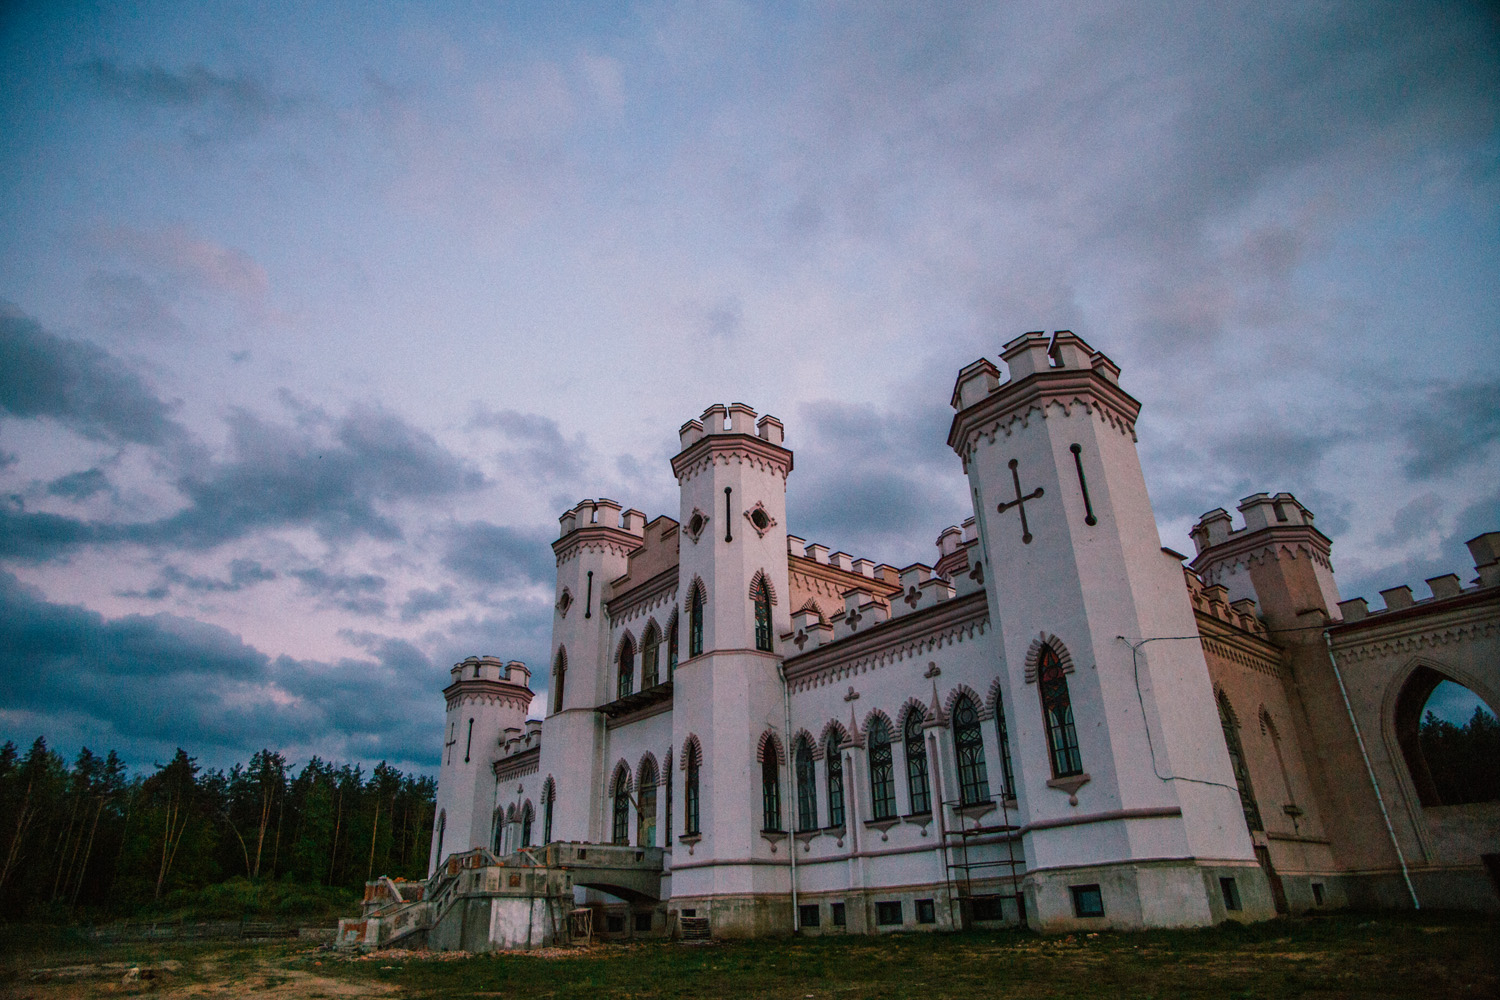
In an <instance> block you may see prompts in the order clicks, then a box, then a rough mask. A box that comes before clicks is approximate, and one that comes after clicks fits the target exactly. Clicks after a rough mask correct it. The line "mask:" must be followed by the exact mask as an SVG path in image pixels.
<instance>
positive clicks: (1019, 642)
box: [431, 331, 1500, 941]
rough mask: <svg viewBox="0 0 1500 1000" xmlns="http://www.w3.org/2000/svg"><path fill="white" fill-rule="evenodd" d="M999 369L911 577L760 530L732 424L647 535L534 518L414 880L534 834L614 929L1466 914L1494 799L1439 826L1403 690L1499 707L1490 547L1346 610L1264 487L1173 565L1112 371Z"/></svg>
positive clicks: (1039, 339)
mask: <svg viewBox="0 0 1500 1000" xmlns="http://www.w3.org/2000/svg"><path fill="white" fill-rule="evenodd" d="M1001 359H1002V361H1003V362H1004V365H1005V366H1006V368H1007V369H1008V379H1006V380H1004V381H1003V382H1002V379H1001V372H1000V370H999V369H998V368H997V367H996V366H995V365H993V364H991V363H990V362H989V361H985V360H981V361H977V362H975V363H974V364H971V365H969V366H968V367H967V368H964V369H963V370H962V371H961V372H960V373H959V375H958V380H957V385H956V387H955V389H954V391H953V397H952V405H953V408H954V410H955V415H954V418H953V423H952V428H951V430H950V431H949V434H948V445H949V447H951V448H952V449H953V450H954V452H956V453H957V455H958V458H959V460H960V461H961V462H962V464H963V468H964V471H965V473H966V474H967V476H968V481H969V485H970V487H971V493H972V498H973V514H974V516H973V517H972V518H970V519H968V520H966V521H964V522H963V526H962V527H961V528H960V527H952V528H948V529H947V530H946V531H943V532H942V534H941V535H940V536H939V538H938V540H937V547H938V553H937V558H936V561H935V563H934V565H932V566H927V565H923V564H917V565H912V566H907V567H904V568H901V569H896V568H894V567H891V566H888V565H883V564H876V563H874V562H872V561H870V560H868V559H854V558H851V557H850V556H849V555H847V554H845V553H843V552H830V551H828V548H827V547H826V546H823V545H819V544H813V543H809V542H807V541H805V540H804V539H802V538H799V537H797V536H795V535H793V534H791V533H790V532H789V531H788V527H789V515H788V511H787V509H786V483H787V477H788V476H789V475H791V473H792V452H791V451H790V450H789V449H788V448H787V447H786V444H785V442H784V440H783V426H782V424H781V422H780V421H779V420H777V419H776V418H775V417H772V416H769V415H766V416H762V417H760V418H759V419H757V416H756V413H755V411H754V410H752V409H751V408H749V407H748V406H745V405H743V404H739V403H736V404H733V405H731V406H728V407H724V406H710V407H709V408H708V409H707V410H706V411H704V413H703V415H702V417H701V418H699V419H697V420H690V421H688V422H687V423H686V424H684V425H683V426H682V428H681V431H680V434H681V450H680V451H679V452H678V454H677V455H676V457H675V458H673V459H672V471H673V472H674V473H675V474H676V476H677V480H678V482H679V484H680V487H681V501H680V505H679V508H678V511H677V513H676V516H675V517H669V516H666V515H661V516H658V517H656V518H655V519H654V520H650V521H648V520H647V518H646V515H645V514H643V513H642V512H641V511H638V510H633V509H629V510H622V508H621V505H620V504H618V503H615V502H614V501H612V500H587V501H584V502H582V503H580V504H578V506H576V507H575V508H573V509H572V510H570V511H568V512H566V513H565V514H563V515H562V518H561V527H562V530H561V535H560V537H559V538H558V539H557V541H556V542H554V543H553V550H554V552H555V553H556V556H557V591H556V595H557V597H556V614H555V618H554V623H553V631H552V651H551V662H550V675H549V682H548V685H547V702H548V704H547V713H546V719H545V721H540V720H530V721H528V720H527V719H526V712H527V707H528V705H529V704H530V702H531V700H532V690H531V687H530V677H531V674H530V671H529V670H528V669H527V668H526V666H525V665H524V664H521V663H518V662H514V661H512V662H510V663H502V662H501V661H500V660H498V659H495V658H491V657H484V658H479V657H474V658H471V659H469V660H465V661H464V662H462V663H459V664H457V665H455V666H454V667H453V670H452V683H451V684H450V685H449V686H448V687H447V688H446V690H445V691H444V695H445V697H446V699H447V723H446V726H447V728H446V733H445V736H444V746H443V758H442V770H441V776H440V782H439V788H438V798H437V809H438V813H437V819H436V822H435V825H434V831H433V840H432V855H431V858H432V860H431V866H432V867H431V870H432V871H433V872H435V873H440V872H441V871H442V866H443V863H444V862H445V861H446V860H447V859H449V858H451V857H452V856H454V855H455V854H461V853H463V852H473V851H475V850H476V849H482V851H481V852H480V853H483V852H489V854H490V857H489V860H488V862H486V863H490V864H498V863H499V860H498V859H502V858H504V857H507V856H510V855H513V854H515V853H516V852H518V851H521V850H522V849H523V848H528V847H533V846H535V847H537V848H540V847H541V845H557V846H558V850H556V851H552V852H551V853H549V854H548V855H547V857H548V858H550V859H552V860H551V861H550V862H549V863H550V864H561V863H562V862H561V861H560V860H559V859H566V860H568V861H569V862H570V863H572V864H573V868H572V869H570V871H572V883H571V884H572V885H575V886H577V888H576V889H573V890H572V891H574V892H576V893H577V894H578V898H577V902H578V903H579V904H583V905H588V906H592V907H593V908H594V910H595V911H597V912H599V913H600V919H598V920H596V921H595V924H596V926H595V930H596V931H600V932H605V933H613V934H619V935H637V934H648V933H658V934H659V933H663V932H670V931H673V930H674V929H681V928H683V927H688V926H692V927H694V928H697V929H699V930H700V931H703V932H707V933H711V934H713V935H716V936H743V935H754V934H763V933H773V932H786V931H791V930H794V929H796V930H800V931H802V932H805V933H829V932H876V931H883V930H898V929H907V930H913V929H922V928H948V927H955V926H974V925H978V926H989V925H992V924H997V923H1013V922H1016V921H1021V920H1024V921H1025V922H1026V923H1028V924H1029V925H1030V926H1033V927H1038V928H1042V929H1047V930H1055V929H1075V928H1090V929H1092V928H1099V927H1124V928H1138V927H1184V926H1203V925H1209V924H1214V923H1217V922H1220V921H1224V920H1231V919H1232V920H1256V919H1262V918H1266V917H1269V916H1272V915H1273V914H1275V913H1276V912H1278V911H1281V912H1285V911H1304V910H1308V909H1313V908H1316V907H1322V906H1338V905H1351V904H1352V905H1386V906H1411V905H1413V903H1420V904H1421V905H1424V906H1441V907H1465V908H1470V909H1491V910H1494V909H1497V908H1500V897H1497V895H1496V885H1495V882H1494V878H1495V876H1496V874H1497V870H1500V868H1497V858H1500V803H1497V802H1477V803H1475V802H1467V803H1460V804H1452V803H1449V802H1445V801H1444V799H1443V792H1442V791H1441V790H1440V789H1438V788H1437V787H1435V785H1434V782H1433V780H1432V778H1431V776H1430V775H1429V774H1428V773H1427V770H1426V765H1425V764H1424V763H1423V761H1422V758H1421V754H1422V750H1421V746H1420V744H1419V741H1418V739H1417V726H1418V722H1419V717H1420V714H1421V710H1422V707H1423V705H1424V704H1425V702H1426V700H1427V697H1428V695H1429V694H1430V693H1431V692H1432V690H1433V688H1434V687H1435V685H1436V684H1438V683H1439V682H1440V681H1443V680H1453V681H1455V682H1457V683H1461V684H1463V685H1465V686H1466V687H1468V688H1469V689H1470V690H1471V691H1473V692H1475V693H1476V694H1477V695H1479V697H1480V698H1481V699H1482V700H1484V701H1485V702H1487V703H1488V704H1489V705H1490V706H1491V708H1492V709H1493V708H1494V707H1495V706H1496V705H1497V704H1500V698H1497V693H1500V629H1497V622H1500V532H1491V533H1489V534H1486V535H1482V536H1480V537H1479V538H1476V539H1474V540H1473V541H1472V542H1471V543H1470V549H1471V550H1472V551H1473V553H1474V555H1475V561H1476V563H1477V573H1478V579H1477V580H1475V581H1473V583H1471V584H1470V585H1468V586H1464V585H1462V584H1461V583H1460V581H1459V579H1458V577H1457V576H1448V577H1439V578H1436V579H1434V580H1431V581H1429V583H1430V586H1431V591H1432V596H1431V597H1430V598H1427V599H1424V600H1420V601H1417V600H1414V599H1413V597H1412V594H1411V591H1410V589H1408V588H1405V587H1399V588H1394V589H1392V590H1388V591H1385V592H1384V595H1385V602H1386V609H1385V610H1384V611H1383V612H1375V613H1371V612H1369V611H1368V609H1367V606H1366V604H1365V602H1364V601H1363V600H1358V599H1356V600H1353V601H1346V602H1344V603H1343V604H1342V605H1341V604H1340V603H1339V596H1338V591H1337V587H1336V586H1335V583H1334V574H1333V566H1332V562H1331V560H1330V543H1329V541H1328V539H1327V538H1326V537H1325V536H1324V535H1323V534H1321V533H1320V532H1319V531H1318V530H1317V529H1316V528H1315V527H1314V526H1313V515H1312V513H1311V512H1310V511H1308V510H1307V509H1305V508H1304V507H1303V506H1302V505H1300V504H1299V503H1298V502H1297V501H1296V499H1295V498H1294V497H1292V496H1291V495H1290V494H1286V493H1282V494H1278V495H1276V496H1269V495H1266V494H1257V495H1255V496H1252V497H1249V498H1247V499H1246V500H1244V501H1243V502H1242V503H1241V504H1240V506H1239V510H1240V512H1241V514H1242V517H1243V526H1242V527H1239V528H1235V527H1233V526H1232V523H1231V517H1230V515H1229V514H1228V513H1226V512H1225V511H1223V510H1215V511H1213V512H1211V513H1209V514H1207V515H1205V516H1204V517H1203V519H1202V520H1201V522H1200V523H1199V525H1198V526H1197V527H1196V528H1195V529H1194V531H1193V537H1194V540H1195V541H1196V543H1197V548H1198V552H1197V555H1196V558H1194V559H1192V560H1191V562H1190V563H1187V564H1186V565H1185V564H1184V563H1185V557H1183V556H1180V555H1179V554H1177V553H1175V552H1171V551H1169V550H1165V549H1163V548H1162V546H1161V543H1160V539H1159V536H1158V532H1157V525H1156V520H1155V517H1154V514H1153V512H1152V507H1151V501H1150V499H1149V498H1148V496H1147V493H1146V485H1145V480H1144V478H1143V476H1142V473H1141V465H1140V459H1139V456H1138V454H1137V450H1136V435H1135V426H1136V417H1137V414H1138V412H1139V410H1140V404H1139V403H1138V402H1137V401H1136V400H1135V399H1133V398H1132V397H1131V396H1130V395H1129V394H1127V393H1126V392H1125V390H1124V389H1122V388H1121V387H1120V383H1119V375H1120V370H1119V368H1117V367H1116V366H1115V365H1114V364H1113V363H1112V362H1111V361H1110V360H1109V359H1108V358H1107V357H1105V356H1104V355H1103V354H1100V353H1098V352H1096V351H1094V350H1093V349H1092V348H1090V347H1089V345H1088V344H1086V343H1085V342H1084V341H1083V340H1082V339H1080V338H1079V337H1077V336H1075V335H1073V334H1072V333H1069V332H1066V331H1063V332H1059V333H1056V334H1054V335H1053V336H1051V337H1048V336H1045V335H1043V334H1041V333H1028V334H1026V335H1024V336H1022V337H1019V338H1017V339H1016V340H1014V341H1012V342H1011V343H1009V344H1007V345H1006V346H1005V348H1004V351H1003V353H1002V355H1001ZM854 500H857V498H853V497H851V501H854ZM606 845H610V846H606ZM622 846H623V847H628V848H629V849H630V850H629V851H628V852H621V851H619V850H618V848H619V847H622ZM563 848H566V851H564V850H563ZM591 848H593V849H594V854H593V858H592V860H591V859H590V855H589V851H590V849H591ZM611 851H614V853H613V854H611V853H610V852H611ZM528 857H531V858H532V859H533V860H534V859H535V857H536V854H535V852H533V853H532V854H531V855H528ZM589 864H595V865H597V866H598V867H597V868H589V867H588V865H589ZM1487 865H1488V866H1489V871H1488V872H1487V870H1486V866H1487ZM449 866H450V868H451V870H452V871H457V870H458V868H459V864H458V862H457V861H452V862H449ZM516 878H517V876H515V875H512V876H511V879H512V881H511V883H510V884H511V885H512V886H514V885H517V884H518V883H517V881H516ZM476 885H477V883H476ZM527 912H528V916H527V918H526V919H527V920H532V919H533V917H532V916H531V915H530V912H531V911H527ZM527 933H528V938H527V940H528V941H530V940H532V938H531V936H530V935H531V930H530V929H529V928H528V931H527ZM498 934H499V932H498V931H497V932H495V935H498ZM495 935H492V937H494V939H495V940H498V939H499V938H498V937H496V936H495Z"/></svg>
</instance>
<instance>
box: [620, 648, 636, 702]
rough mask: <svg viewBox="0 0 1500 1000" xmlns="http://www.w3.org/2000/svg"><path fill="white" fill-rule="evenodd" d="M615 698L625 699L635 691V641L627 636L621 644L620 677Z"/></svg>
mask: <svg viewBox="0 0 1500 1000" xmlns="http://www.w3.org/2000/svg"><path fill="white" fill-rule="evenodd" d="M619 677H620V679H619V683H618V685H617V687H616V691H615V697H617V698H624V697H625V696H626V695H628V694H630V692H631V691H633V690H635V640H634V639H632V638H630V636H628V635H627V636H626V637H625V640H624V641H623V642H621V643H620V675H619Z"/></svg>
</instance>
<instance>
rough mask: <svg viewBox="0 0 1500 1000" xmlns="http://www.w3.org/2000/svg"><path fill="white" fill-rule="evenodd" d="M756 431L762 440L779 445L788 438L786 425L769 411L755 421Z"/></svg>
mask: <svg viewBox="0 0 1500 1000" xmlns="http://www.w3.org/2000/svg"><path fill="white" fill-rule="evenodd" d="M755 433H756V434H757V435H758V436H759V437H760V439H761V440H762V441H768V442H770V443H771V444H776V445H779V444H781V443H782V442H784V441H785V440H786V427H785V426H783V425H782V423H781V421H780V420H777V419H776V418H775V417H773V416H771V415H770V414H769V413H767V414H766V415H765V416H763V417H761V418H760V420H758V421H756V423H755Z"/></svg>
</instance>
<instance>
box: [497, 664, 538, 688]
mask: <svg viewBox="0 0 1500 1000" xmlns="http://www.w3.org/2000/svg"><path fill="white" fill-rule="evenodd" d="M496 662H497V663H498V662H499V661H496ZM505 679H506V680H507V681H509V682H510V683H511V684H518V685H520V686H521V687H524V688H529V687H531V670H530V668H528V667H527V666H526V664H524V663H522V662H521V661H520V660H511V661H510V662H509V663H507V664H506V665H505Z"/></svg>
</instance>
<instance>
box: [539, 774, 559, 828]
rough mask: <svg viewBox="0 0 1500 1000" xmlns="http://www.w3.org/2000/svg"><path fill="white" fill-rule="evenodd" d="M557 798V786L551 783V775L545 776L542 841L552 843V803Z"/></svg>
mask: <svg viewBox="0 0 1500 1000" xmlns="http://www.w3.org/2000/svg"><path fill="white" fill-rule="evenodd" d="M556 800H557V786H556V785H554V784H553V783H552V776H551V775H548V776H547V783H546V784H545V785H543V786H542V843H544V844H550V843H552V803H553V802H555V801H556Z"/></svg>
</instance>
